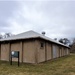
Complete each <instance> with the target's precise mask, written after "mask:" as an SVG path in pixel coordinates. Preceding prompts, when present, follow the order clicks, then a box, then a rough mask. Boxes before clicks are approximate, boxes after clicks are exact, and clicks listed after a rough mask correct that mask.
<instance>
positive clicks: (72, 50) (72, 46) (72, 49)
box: [71, 38, 75, 53]
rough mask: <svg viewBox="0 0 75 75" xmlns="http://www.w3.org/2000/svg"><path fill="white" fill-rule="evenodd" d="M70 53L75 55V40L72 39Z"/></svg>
mask: <svg viewBox="0 0 75 75" xmlns="http://www.w3.org/2000/svg"><path fill="white" fill-rule="evenodd" d="M71 52H72V53H75V38H74V39H73V43H72V44H71Z"/></svg>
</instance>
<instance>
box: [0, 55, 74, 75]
mask: <svg viewBox="0 0 75 75" xmlns="http://www.w3.org/2000/svg"><path fill="white" fill-rule="evenodd" d="M0 75H75V54H70V55H69V56H65V57H61V58H58V59H53V60H51V61H48V62H44V63H40V64H37V65H32V64H20V67H18V66H17V63H15V62H14V63H13V65H12V66H11V65H10V64H9V63H8V62H4V61H0Z"/></svg>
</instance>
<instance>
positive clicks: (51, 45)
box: [0, 31, 69, 63]
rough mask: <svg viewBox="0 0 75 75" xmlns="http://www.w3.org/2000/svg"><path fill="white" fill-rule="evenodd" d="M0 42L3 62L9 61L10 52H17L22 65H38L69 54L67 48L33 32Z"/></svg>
mask: <svg viewBox="0 0 75 75" xmlns="http://www.w3.org/2000/svg"><path fill="white" fill-rule="evenodd" d="M0 42H1V43H0V60H4V61H10V60H11V59H10V57H11V51H19V53H20V62H24V63H40V62H44V61H48V60H51V59H53V58H58V57H61V56H65V55H68V54H69V47H68V46H65V45H63V44H61V43H59V42H56V41H55V40H52V39H50V38H48V37H46V36H44V35H42V34H39V33H37V32H34V31H28V32H25V33H22V34H18V35H14V36H11V37H9V38H5V39H1V40H0ZM13 61H17V58H13Z"/></svg>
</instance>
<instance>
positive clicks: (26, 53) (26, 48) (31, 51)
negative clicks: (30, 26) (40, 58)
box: [23, 41, 36, 63]
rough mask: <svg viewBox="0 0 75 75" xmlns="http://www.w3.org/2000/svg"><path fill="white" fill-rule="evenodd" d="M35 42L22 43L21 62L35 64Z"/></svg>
mask: <svg viewBox="0 0 75 75" xmlns="http://www.w3.org/2000/svg"><path fill="white" fill-rule="evenodd" d="M35 51H36V50H35V41H29V42H28V41H27V42H26V41H25V42H23V62H25V63H35V62H36V61H35Z"/></svg>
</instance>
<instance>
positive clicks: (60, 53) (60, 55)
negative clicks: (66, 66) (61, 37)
mask: <svg viewBox="0 0 75 75" xmlns="http://www.w3.org/2000/svg"><path fill="white" fill-rule="evenodd" d="M59 50H60V51H59V52H60V57H61V56H62V48H61V46H59Z"/></svg>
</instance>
